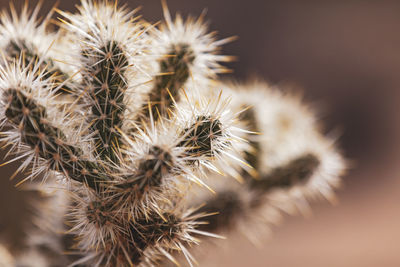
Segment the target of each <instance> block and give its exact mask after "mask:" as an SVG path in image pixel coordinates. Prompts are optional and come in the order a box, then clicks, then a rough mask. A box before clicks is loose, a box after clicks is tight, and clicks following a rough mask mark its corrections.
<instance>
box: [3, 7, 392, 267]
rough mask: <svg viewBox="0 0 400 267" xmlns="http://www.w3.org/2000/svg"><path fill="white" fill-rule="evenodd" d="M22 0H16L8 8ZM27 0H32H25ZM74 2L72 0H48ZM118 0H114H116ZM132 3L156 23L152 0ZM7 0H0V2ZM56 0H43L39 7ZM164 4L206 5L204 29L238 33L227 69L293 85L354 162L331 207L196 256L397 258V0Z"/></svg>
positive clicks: (357, 261) (280, 261)
mask: <svg viewBox="0 0 400 267" xmlns="http://www.w3.org/2000/svg"><path fill="white" fill-rule="evenodd" d="M21 2H23V1H14V3H16V5H17V6H19V4H20V3H21ZM31 2H32V3H31V5H32V6H33V5H34V3H35V1H31ZM58 2H59V5H58V6H59V8H60V9H66V10H71V11H72V10H74V5H75V4H77V3H78V1H76V0H68V1H64V0H61V1H58ZM120 2H124V1H120ZM125 2H126V3H127V4H128V5H129V6H131V7H136V6H138V5H142V6H143V9H142V14H143V15H144V17H145V18H146V19H148V20H150V21H153V22H156V21H158V20H160V19H161V17H162V10H161V4H160V1H159V0H134V1H125ZM8 3H9V1H3V0H1V1H0V6H1V7H2V8H3V7H7V6H8ZM54 4H55V1H48V0H46V1H44V8H43V11H44V12H47V11H48V10H49V9H50V8H51V7H52V6H53V5H54ZM168 5H169V7H170V10H171V11H172V12H173V13H174V12H176V11H181V13H182V14H184V15H186V14H193V15H199V14H200V13H201V12H202V11H203V9H205V8H207V9H208V13H207V14H208V16H207V17H208V19H209V20H210V23H211V24H210V27H211V29H212V30H218V32H219V36H220V37H221V38H222V37H229V36H232V35H237V36H239V39H238V40H237V41H235V42H233V43H231V44H228V45H226V46H225V47H224V53H225V54H229V55H236V56H238V61H237V62H234V63H232V64H229V67H231V68H232V69H234V73H233V74H232V75H227V76H225V78H226V79H232V78H234V79H236V80H239V81H245V80H246V79H250V78H253V77H261V78H263V79H265V80H266V81H268V82H270V83H272V84H278V85H281V86H283V87H291V88H297V89H298V90H302V91H303V92H304V95H305V99H306V101H307V102H309V103H313V104H317V105H318V106H319V107H320V108H321V110H320V111H321V112H320V115H321V119H322V120H323V121H324V125H325V126H326V127H325V129H326V131H327V132H330V131H332V130H338V129H339V130H340V131H341V133H342V135H341V138H340V140H339V143H340V147H341V148H342V150H343V151H344V153H345V156H346V157H347V158H349V159H350V160H352V161H353V167H352V170H350V171H349V173H348V175H347V176H346V177H345V179H344V187H343V188H342V189H341V190H340V191H339V192H338V198H339V200H340V202H339V204H338V205H337V206H334V207H332V206H331V205H330V204H329V203H314V204H313V210H314V214H313V216H312V218H302V217H290V218H286V220H285V223H284V224H283V225H281V226H280V227H277V228H276V229H275V232H274V234H273V236H272V237H271V238H270V239H269V240H267V241H266V242H265V243H264V244H263V245H262V246H260V247H258V248H255V247H254V246H252V245H251V244H250V243H249V242H248V241H247V240H245V239H244V238H242V237H239V236H238V237H232V239H230V240H233V241H232V242H229V243H228V242H225V243H224V244H225V248H224V249H222V250H218V252H219V253H218V254H213V253H211V254H210V255H208V256H206V257H204V258H202V259H201V260H202V261H201V264H200V266H210V267H211V266H212V267H214V266H232V267H239V266H254V267H261V266H271V267H280V266H282V267H286V266H298V267H302V266H307V267H314V266H315V267H319V266H325V267H347V266H349V267H350V266H351V267H353V266H356V267H358V266H360V267H375V266H385V267H398V266H400V207H399V203H400V179H399V178H400V177H399V176H400V164H399V163H400V142H399V141H398V138H400V123H399V122H400V116H399V115H400V111H399V106H400V75H399V74H400V73H399V72H400V30H399V29H400V15H399V14H400V1H385V0H376V1H368V0H319V1H316V0H293V1H289V0H246V1H243V0H218V1H215V0H196V1H193V0H192V1H188V0H169V1H168ZM16 166H17V165H8V166H6V167H1V168H0V176H1V177H0V214H1V217H0V234H1V235H2V236H5V237H8V238H9V239H11V240H12V241H15V242H16V236H17V233H18V232H19V231H20V229H21V228H20V227H21V225H22V224H23V223H24V215H23V211H24V209H25V205H24V195H23V194H22V192H18V191H17V189H15V188H14V187H13V183H12V182H10V181H9V179H8V178H9V177H10V176H11V175H12V173H13V171H14V170H15V168H16Z"/></svg>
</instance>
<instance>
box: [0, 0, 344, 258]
mask: <svg viewBox="0 0 400 267" xmlns="http://www.w3.org/2000/svg"><path fill="white" fill-rule="evenodd" d="M163 5H164V17H165V21H164V22H162V23H161V24H159V25H154V24H151V23H149V22H146V21H144V20H143V19H142V18H141V17H140V16H138V15H137V10H132V11H131V10H129V9H128V8H127V7H125V6H122V7H118V6H117V4H114V3H111V2H107V1H106V2H94V1H91V0H82V2H81V6H79V7H78V10H77V12H76V13H74V14H72V13H67V12H63V11H60V10H57V9H54V10H55V11H56V12H58V13H59V14H60V16H61V17H62V18H60V19H59V22H58V23H57V24H56V26H57V27H52V30H50V28H51V27H50V26H52V25H50V22H51V21H52V20H51V18H52V15H53V14H52V13H50V14H49V15H48V16H47V17H46V18H45V19H44V20H41V21H40V20H39V19H38V17H37V15H38V12H39V8H36V9H35V10H34V11H33V12H30V11H29V9H28V7H27V5H25V6H24V8H23V10H22V12H21V13H20V14H17V12H16V11H15V9H14V8H11V14H9V13H8V12H3V13H2V14H1V26H0V45H1V48H2V51H3V56H2V63H1V66H0V94H1V97H0V98H1V104H0V106H1V107H0V114H1V115H0V117H1V125H2V126H3V129H4V131H3V133H2V138H1V140H2V142H3V143H4V145H5V146H6V147H8V148H9V151H10V152H9V154H8V155H9V156H10V157H11V160H10V161H15V160H21V159H23V161H22V164H21V167H20V168H19V169H18V171H19V172H24V173H28V175H27V177H26V179H24V182H27V183H25V184H24V185H23V186H24V187H25V188H27V189H29V190H34V191H40V192H45V193H46V194H45V196H44V197H42V198H41V199H40V200H38V201H36V202H34V203H33V206H34V207H35V208H36V210H37V214H36V215H35V217H34V221H33V223H32V227H30V228H29V229H28V230H27V241H26V246H25V247H24V249H23V250H24V252H23V253H22V254H21V253H20V254H17V255H16V256H15V259H14V261H15V264H16V265H18V264H25V265H28V266H65V265H68V264H71V265H72V266H138V265H139V266H152V265H157V264H160V263H162V262H163V261H164V260H170V261H172V262H174V263H177V260H176V259H175V258H176V256H177V255H179V254H182V255H183V256H184V257H185V258H186V260H187V262H188V264H190V265H192V264H193V263H195V260H194V258H193V256H192V255H191V253H190V251H189V250H190V249H192V247H193V245H194V244H198V243H199V241H200V240H201V239H203V238H205V237H214V238H219V237H221V236H220V234H224V235H225V236H226V235H229V230H230V229H232V228H233V227H236V228H238V229H240V230H241V231H242V232H243V233H244V234H245V235H246V236H248V237H249V238H250V239H252V240H254V241H257V237H259V236H260V233H262V232H265V231H267V230H268V229H269V226H270V225H271V223H276V222H277V221H278V220H279V219H280V216H281V215H280V214H281V213H282V212H289V213H293V212H295V211H297V210H300V211H303V212H306V211H307V209H308V201H309V200H311V199H314V198H317V197H320V196H323V197H326V198H328V199H330V200H331V199H333V198H334V193H333V190H334V189H335V188H336V187H337V186H339V184H340V176H341V175H342V174H343V173H344V170H345V162H344V160H343V159H342V157H341V155H340V154H339V153H338V152H337V150H336V148H335V144H334V140H333V139H331V138H328V137H325V136H324V135H323V134H322V133H321V131H320V129H319V127H318V122H317V120H316V118H315V115H314V113H313V111H311V110H310V109H309V108H308V107H307V106H305V105H304V104H302V103H301V98H300V97H299V96H296V95H294V94H284V93H282V92H281V91H279V90H278V89H275V88H271V87H269V86H268V85H266V84H265V83H262V82H253V83H249V84H246V85H236V84H227V83H222V82H219V81H218V77H217V75H218V74H219V73H224V72H227V69H226V68H225V67H223V66H222V65H221V63H223V62H227V61H230V60H231V59H232V57H229V56H223V55H219V50H220V47H221V45H223V44H225V43H227V42H229V41H231V40H232V39H233V38H227V39H223V40H217V39H216V36H215V33H213V32H211V33H208V32H207V25H206V24H205V23H204V22H203V17H202V16H201V17H199V18H198V19H194V18H191V17H189V18H188V19H186V20H184V19H182V18H181V16H179V15H177V16H176V18H174V19H173V18H171V15H170V13H169V11H168V9H167V7H166V5H165V3H163ZM38 175H41V176H43V182H41V183H35V182H32V180H33V178H35V177H36V176H38ZM248 229H252V231H249V230H248ZM65 250H67V251H68V252H69V253H68V254H65V253H63V252H64V251H65ZM25 265H24V266H25Z"/></svg>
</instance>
